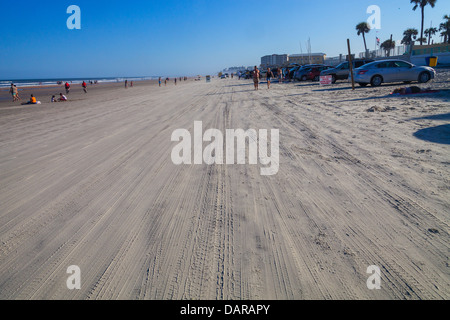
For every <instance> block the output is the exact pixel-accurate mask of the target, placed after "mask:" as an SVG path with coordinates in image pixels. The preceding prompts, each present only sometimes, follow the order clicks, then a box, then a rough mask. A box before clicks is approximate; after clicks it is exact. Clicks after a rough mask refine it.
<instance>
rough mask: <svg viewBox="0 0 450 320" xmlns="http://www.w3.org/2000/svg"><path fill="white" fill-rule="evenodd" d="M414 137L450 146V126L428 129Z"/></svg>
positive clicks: (415, 134)
mask: <svg viewBox="0 0 450 320" xmlns="http://www.w3.org/2000/svg"><path fill="white" fill-rule="evenodd" d="M414 137H416V138H418V139H421V140H424V141H428V142H433V143H439V144H450V124H444V125H441V126H437V127H431V128H426V129H422V130H419V131H417V132H416V133H414Z"/></svg>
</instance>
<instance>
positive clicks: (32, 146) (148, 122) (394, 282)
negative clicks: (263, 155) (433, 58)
mask: <svg viewBox="0 0 450 320" xmlns="http://www.w3.org/2000/svg"><path fill="white" fill-rule="evenodd" d="M449 74H450V72H441V73H440V75H439V77H438V79H437V80H436V83H435V84H433V85H432V86H433V87H435V88H448V87H449V86H448V84H449ZM427 86H430V85H425V86H423V87H427ZM396 87H398V85H397V86H383V87H381V88H376V89H375V88H371V87H368V88H357V90H355V91H354V92H352V90H349V89H348V88H349V84H348V83H340V84H337V85H335V86H331V87H320V86H319V85H318V84H316V83H314V84H312V83H310V82H307V83H303V84H302V85H301V86H299V84H298V83H295V84H284V85H279V84H277V83H274V84H273V85H272V89H271V90H270V91H268V90H267V89H266V86H265V85H264V84H262V85H261V90H260V91H258V92H254V91H253V90H252V84H251V83H250V82H249V81H244V80H241V81H238V80H236V79H234V80H231V79H227V80H219V79H213V81H212V82H211V83H209V84H208V83H205V82H203V81H202V82H194V81H190V82H189V83H181V84H179V85H178V86H177V87H175V86H173V84H171V85H170V86H168V87H167V88H165V87H163V88H158V87H157V86H154V85H152V86H139V85H136V86H135V87H134V88H132V89H128V90H125V89H122V88H118V89H115V90H110V91H98V92H97V93H95V92H92V91H90V92H89V94H88V95H86V96H84V95H81V94H80V95H78V96H77V95H76V93H73V96H72V97H76V98H77V99H78V100H77V101H72V102H70V103H67V104H48V103H44V104H42V105H41V106H33V107H30V106H17V105H13V104H11V105H7V106H5V105H4V106H2V108H1V109H0V299H177V300H178V299H227V300H228V299H449V298H450V294H449V293H450V290H449V284H450V280H449V279H450V277H449V267H448V252H449V251H448V250H449V212H450V201H449V199H450V192H449V189H450V184H449V181H450V171H449V165H450V145H449V144H448V142H447V144H446V143H435V142H430V141H425V140H423V139H419V138H417V137H416V136H414V134H415V133H416V132H417V131H419V130H422V129H427V128H431V127H438V126H442V125H447V127H446V128H447V129H446V130H447V132H448V124H449V117H448V114H449V113H450V104H449V95H448V94H440V95H430V96H414V97H407V98H400V97H392V98H382V99H375V98H376V97H379V96H384V95H386V94H388V93H389V92H390V91H392V90H393V89H394V88H396ZM328 89H340V90H328ZM355 99H356V100H355ZM358 99H359V100H358ZM361 99H362V100H361ZM40 100H43V99H40ZM371 107H376V108H374V109H375V110H376V111H375V112H367V109H369V108H371ZM386 107H389V108H387V109H386ZM379 110H381V111H385V112H381V111H379ZM445 114H447V116H436V117H435V118H430V119H420V118H422V117H427V116H431V115H445ZM195 120H199V121H203V127H204V130H206V129H209V128H217V129H220V130H222V131H223V132H225V129H237V128H242V129H249V128H253V129H272V128H275V129H279V130H280V168H279V172H278V174H277V175H275V176H269V177H267V176H261V175H260V172H259V169H260V167H261V166H260V165H234V166H233V165H220V166H207V165H181V166H175V165H174V164H173V163H172V161H171V150H172V148H173V147H174V146H175V145H176V143H173V142H171V141H170V138H171V134H172V132H173V131H174V130H175V129H179V128H184V129H189V130H192V128H193V124H194V121H195ZM444 128H445V127H444ZM438 134H439V132H438ZM436 139H441V142H445V141H442V140H445V139H447V141H448V136H447V137H446V136H445V132H443V133H441V136H440V137H439V136H437V138H436ZM70 265H77V266H79V267H80V269H81V289H80V290H69V289H68V288H67V287H66V280H67V278H68V276H69V274H67V273H66V269H67V267H69V266H70ZM370 265H377V266H379V267H380V269H381V273H382V277H381V289H380V290H369V289H368V288H367V286H366V281H367V278H368V277H369V274H367V273H366V270H367V267H368V266H370Z"/></svg>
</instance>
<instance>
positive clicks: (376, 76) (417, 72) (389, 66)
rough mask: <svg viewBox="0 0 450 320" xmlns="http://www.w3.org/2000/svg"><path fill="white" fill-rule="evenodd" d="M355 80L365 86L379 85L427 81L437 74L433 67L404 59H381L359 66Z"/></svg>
mask: <svg viewBox="0 0 450 320" xmlns="http://www.w3.org/2000/svg"><path fill="white" fill-rule="evenodd" d="M353 75H354V79H355V82H357V83H359V85H360V86H362V87H365V86H367V85H368V84H369V83H370V84H371V85H372V87H378V86H380V85H381V84H382V83H392V82H404V83H411V82H413V81H417V82H419V83H426V82H428V81H430V80H432V79H434V78H435V76H436V71H435V70H434V69H433V68H431V67H422V66H416V65H414V64H412V63H409V62H406V61H403V60H381V61H376V62H372V63H369V64H366V65H364V66H362V67H359V68H357V69H355V70H354V72H353Z"/></svg>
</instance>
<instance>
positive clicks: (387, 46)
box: [380, 39, 395, 57]
mask: <svg viewBox="0 0 450 320" xmlns="http://www.w3.org/2000/svg"><path fill="white" fill-rule="evenodd" d="M380 48H382V49H384V51H385V52H386V57H389V56H390V53H391V50H392V49H395V41H394V40H390V39H389V40H386V41H385V42H383V43H382V44H381V46H380Z"/></svg>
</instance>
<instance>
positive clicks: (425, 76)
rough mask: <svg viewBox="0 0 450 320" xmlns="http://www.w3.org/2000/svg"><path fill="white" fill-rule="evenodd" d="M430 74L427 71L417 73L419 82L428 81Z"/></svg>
mask: <svg viewBox="0 0 450 320" xmlns="http://www.w3.org/2000/svg"><path fill="white" fill-rule="evenodd" d="M430 79H431V76H430V74H429V73H428V72H426V71H424V72H422V73H421V74H420V75H419V83H427V82H428V81H430Z"/></svg>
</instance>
